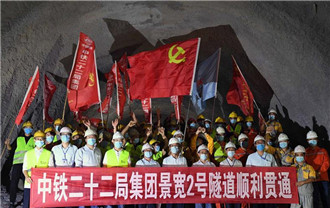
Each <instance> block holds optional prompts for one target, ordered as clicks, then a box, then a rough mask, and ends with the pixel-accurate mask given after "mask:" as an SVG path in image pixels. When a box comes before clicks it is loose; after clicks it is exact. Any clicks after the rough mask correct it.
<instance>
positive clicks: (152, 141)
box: [149, 139, 158, 145]
mask: <svg viewBox="0 0 330 208" xmlns="http://www.w3.org/2000/svg"><path fill="white" fill-rule="evenodd" d="M156 142H158V141H157V140H156V139H152V140H150V142H149V144H150V145H153V144H155V143H156Z"/></svg>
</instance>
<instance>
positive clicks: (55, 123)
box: [54, 118, 63, 125]
mask: <svg viewBox="0 0 330 208" xmlns="http://www.w3.org/2000/svg"><path fill="white" fill-rule="evenodd" d="M62 123H63V120H62V119H60V118H58V119H56V120H55V121H54V125H61V124H62Z"/></svg>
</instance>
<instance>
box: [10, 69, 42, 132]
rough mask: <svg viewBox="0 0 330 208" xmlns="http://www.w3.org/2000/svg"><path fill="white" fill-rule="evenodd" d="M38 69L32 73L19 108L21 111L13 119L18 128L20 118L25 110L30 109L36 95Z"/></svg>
mask: <svg viewBox="0 0 330 208" xmlns="http://www.w3.org/2000/svg"><path fill="white" fill-rule="evenodd" d="M39 76H40V74H39V67H38V66H37V68H36V70H35V71H34V74H33V76H32V77H31V78H30V80H29V87H28V89H27V91H26V93H25V96H24V100H23V103H22V106H21V109H20V110H19V112H18V115H17V117H16V119H15V124H16V125H17V126H18V125H20V124H21V123H22V118H23V116H24V114H25V113H26V111H27V109H28V108H29V107H30V105H31V103H32V101H33V100H34V97H35V96H36V94H37V90H38V86H39Z"/></svg>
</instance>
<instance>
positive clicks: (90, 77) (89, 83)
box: [88, 73, 95, 87]
mask: <svg viewBox="0 0 330 208" xmlns="http://www.w3.org/2000/svg"><path fill="white" fill-rule="evenodd" d="M94 82H95V79H94V74H93V73H90V74H89V82H88V86H90V87H93V86H94Z"/></svg>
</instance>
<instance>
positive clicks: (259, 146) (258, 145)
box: [257, 144, 265, 151]
mask: <svg viewBox="0 0 330 208" xmlns="http://www.w3.org/2000/svg"><path fill="white" fill-rule="evenodd" d="M264 149H265V144H257V150H258V151H264Z"/></svg>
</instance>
